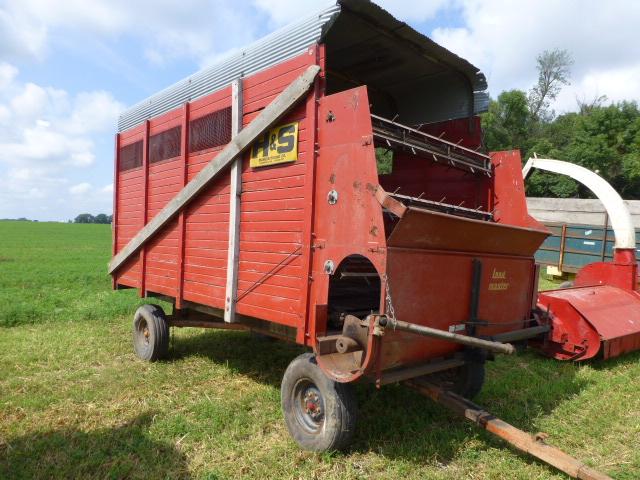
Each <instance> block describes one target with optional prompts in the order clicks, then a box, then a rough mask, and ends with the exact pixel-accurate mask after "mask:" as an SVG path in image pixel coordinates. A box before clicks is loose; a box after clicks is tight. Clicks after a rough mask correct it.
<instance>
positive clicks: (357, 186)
mask: <svg viewBox="0 0 640 480" xmlns="http://www.w3.org/2000/svg"><path fill="white" fill-rule="evenodd" d="M360 185H362V183H360V182H359V181H358V180H356V181H355V182H353V188H355V189H356V190H357V189H358V188H360Z"/></svg>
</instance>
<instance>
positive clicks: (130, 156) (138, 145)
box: [119, 140, 142, 172]
mask: <svg viewBox="0 0 640 480" xmlns="http://www.w3.org/2000/svg"><path fill="white" fill-rule="evenodd" d="M140 166H142V140H139V141H137V142H135V143H132V144H131V145H127V146H126V147H122V148H121V149H120V166H119V170H120V171H121V172H124V171H127V170H131V169H133V168H137V167H140Z"/></svg>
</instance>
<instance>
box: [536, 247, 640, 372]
mask: <svg viewBox="0 0 640 480" xmlns="http://www.w3.org/2000/svg"><path fill="white" fill-rule="evenodd" d="M633 255H634V252H633V251H631V252H629V251H627V250H626V249H617V250H616V253H615V256H614V261H613V262H612V263H593V264H590V265H588V266H586V267H584V268H583V269H582V270H581V271H580V272H578V275H577V276H576V281H575V287H574V288H568V289H563V290H551V291H548V292H542V293H540V295H539V297H538V306H539V307H540V308H541V309H542V310H544V311H545V312H548V321H549V322H550V324H551V327H552V329H551V332H550V334H549V337H548V338H547V340H546V341H545V342H544V343H543V344H541V345H540V346H541V348H542V350H543V351H544V352H545V353H547V354H548V355H550V356H553V357H554V358H557V359H558V360H587V359H589V358H593V357H594V356H596V355H597V354H598V353H599V352H602V356H603V358H605V359H606V358H611V357H617V356H618V355H621V354H623V353H627V352H631V351H634V350H638V349H640V293H638V292H637V291H636V289H635V279H636V276H637V266H636V263H635V258H634V256H633Z"/></svg>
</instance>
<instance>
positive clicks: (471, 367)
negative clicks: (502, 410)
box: [425, 362, 485, 399]
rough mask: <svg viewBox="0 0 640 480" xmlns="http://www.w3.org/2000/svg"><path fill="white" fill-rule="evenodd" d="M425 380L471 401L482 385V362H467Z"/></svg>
mask: <svg viewBox="0 0 640 480" xmlns="http://www.w3.org/2000/svg"><path fill="white" fill-rule="evenodd" d="M425 378H426V379H428V380H432V381H435V382H436V383H438V384H440V385H441V386H442V387H443V388H445V389H447V390H450V391H452V392H453V393H457V394H458V395H460V396H461V397H464V398H468V399H472V398H474V397H475V396H476V395H478V394H479V393H480V390H482V386H483V385H484V378H485V369H484V362H467V363H465V364H464V365H462V366H460V367H456V368H452V369H451V370H446V371H444V372H440V373H435V374H433V375H427V377H425Z"/></svg>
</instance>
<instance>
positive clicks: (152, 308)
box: [133, 305, 169, 362]
mask: <svg viewBox="0 0 640 480" xmlns="http://www.w3.org/2000/svg"><path fill="white" fill-rule="evenodd" d="M133 349H134V351H135V352H136V355H137V356H138V358H140V359H142V360H145V361H147V362H155V361H156V360H160V359H162V358H165V357H166V356H167V354H168V353H169V323H168V322H167V317H166V315H165V314H164V310H162V308H161V307H159V306H158V305H142V306H141V307H140V308H138V310H136V314H135V315H134V316H133Z"/></svg>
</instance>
